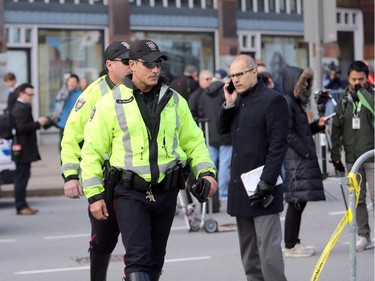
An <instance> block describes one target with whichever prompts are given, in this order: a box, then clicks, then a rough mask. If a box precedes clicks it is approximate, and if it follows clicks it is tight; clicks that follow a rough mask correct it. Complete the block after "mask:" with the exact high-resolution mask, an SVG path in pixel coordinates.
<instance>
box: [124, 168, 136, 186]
mask: <svg viewBox="0 0 375 281" xmlns="http://www.w3.org/2000/svg"><path fill="white" fill-rule="evenodd" d="M121 179H122V184H123V186H124V188H125V189H126V190H131V189H134V173H133V172H132V171H129V170H123V171H122V177H121Z"/></svg>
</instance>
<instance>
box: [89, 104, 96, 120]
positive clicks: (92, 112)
mask: <svg viewBox="0 0 375 281" xmlns="http://www.w3.org/2000/svg"><path fill="white" fill-rule="evenodd" d="M95 112H96V107H95V106H94V108H93V109H92V111H91V114H90V121H91V120H92V118H94V115H95Z"/></svg>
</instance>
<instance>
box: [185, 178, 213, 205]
mask: <svg viewBox="0 0 375 281" xmlns="http://www.w3.org/2000/svg"><path fill="white" fill-rule="evenodd" d="M210 188H211V183H210V182H209V181H208V180H206V179H204V178H200V179H199V180H198V181H197V182H196V183H195V184H194V185H193V186H191V187H189V191H190V192H191V194H193V195H194V197H195V198H197V199H198V201H199V203H204V202H206V201H207V199H208V193H209V192H210Z"/></svg>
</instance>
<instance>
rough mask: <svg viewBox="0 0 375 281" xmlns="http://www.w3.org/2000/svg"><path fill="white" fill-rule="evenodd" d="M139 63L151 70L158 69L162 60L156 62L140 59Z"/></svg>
mask: <svg viewBox="0 0 375 281" xmlns="http://www.w3.org/2000/svg"><path fill="white" fill-rule="evenodd" d="M138 61H139V62H141V63H142V64H143V66H144V67H146V68H150V69H153V68H154V67H157V68H160V67H161V63H162V62H163V61H162V60H157V61H144V60H141V59H138Z"/></svg>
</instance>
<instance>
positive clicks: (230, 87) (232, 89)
mask: <svg viewBox="0 0 375 281" xmlns="http://www.w3.org/2000/svg"><path fill="white" fill-rule="evenodd" d="M235 89H236V88H235V87H234V84H233V81H230V82H229V84H228V87H227V91H228V93H229V94H233V92H234V90H235Z"/></svg>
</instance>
